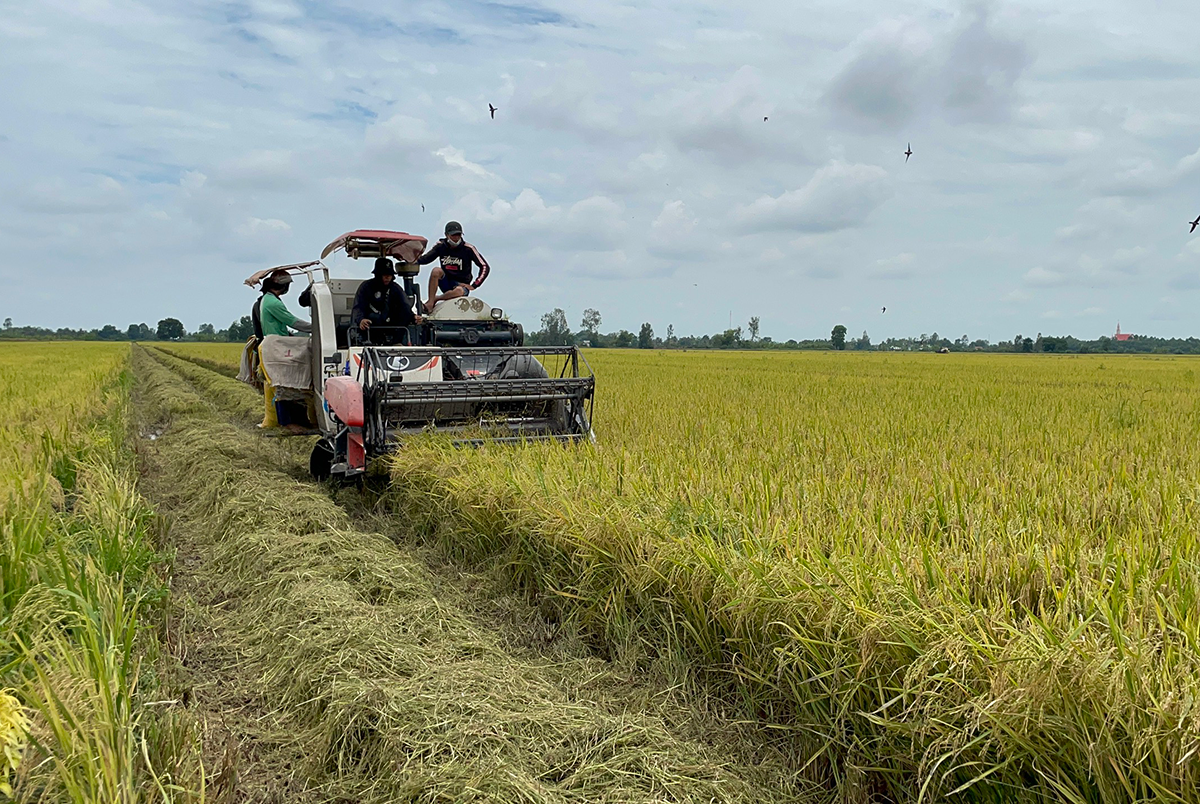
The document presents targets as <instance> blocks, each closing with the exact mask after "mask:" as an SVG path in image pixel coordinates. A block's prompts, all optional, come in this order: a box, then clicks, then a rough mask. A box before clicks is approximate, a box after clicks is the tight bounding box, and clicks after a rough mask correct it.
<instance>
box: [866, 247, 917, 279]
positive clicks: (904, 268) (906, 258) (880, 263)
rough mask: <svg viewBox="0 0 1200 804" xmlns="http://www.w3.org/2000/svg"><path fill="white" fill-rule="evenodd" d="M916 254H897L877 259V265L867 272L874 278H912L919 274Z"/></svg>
mask: <svg viewBox="0 0 1200 804" xmlns="http://www.w3.org/2000/svg"><path fill="white" fill-rule="evenodd" d="M915 262H916V255H915V254H912V253H908V252H906V253H904V254H897V255H896V256H894V257H885V258H884V259H881V260H876V261H875V267H874V268H872V269H871V270H869V271H868V272H867V276H869V277H871V278H872V279H911V278H912V277H914V276H916V274H917V266H916V265H915Z"/></svg>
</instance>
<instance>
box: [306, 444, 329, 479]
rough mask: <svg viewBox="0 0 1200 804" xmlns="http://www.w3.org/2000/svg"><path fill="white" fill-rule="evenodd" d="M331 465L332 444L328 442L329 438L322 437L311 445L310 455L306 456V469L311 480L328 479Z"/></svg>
mask: <svg viewBox="0 0 1200 804" xmlns="http://www.w3.org/2000/svg"><path fill="white" fill-rule="evenodd" d="M332 467H333V444H331V443H329V439H327V438H322V439H321V440H320V441H318V442H317V443H316V444H315V445H314V446H313V451H312V455H310V456H309V458H308V471H309V472H310V473H311V474H312V476H313V480H328V479H329V474H330V469H331V468H332Z"/></svg>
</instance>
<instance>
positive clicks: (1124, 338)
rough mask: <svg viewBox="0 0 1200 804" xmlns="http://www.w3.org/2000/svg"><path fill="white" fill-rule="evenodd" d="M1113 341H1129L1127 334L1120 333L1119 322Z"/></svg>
mask: <svg viewBox="0 0 1200 804" xmlns="http://www.w3.org/2000/svg"><path fill="white" fill-rule="evenodd" d="M1113 340H1116V341H1127V340H1129V333H1128V332H1122V331H1121V322H1120V321H1118V322H1117V334H1116V335H1113Z"/></svg>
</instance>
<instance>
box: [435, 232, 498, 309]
mask: <svg viewBox="0 0 1200 804" xmlns="http://www.w3.org/2000/svg"><path fill="white" fill-rule="evenodd" d="M439 258H440V259H441V264H440V265H436V266H434V268H433V270H432V271H431V272H430V274H429V296H428V301H426V302H425V312H427V313H428V312H430V311H432V310H433V306H434V305H435V304H437V303H438V302H440V301H445V300H447V299H457V298H458V297H459V296H470V295H471V291H472V290H475V289H476V288H478V287H479V286H480V285H482V284H483V280H485V279H487V275H488V271H489V270H490V269H489V268H488V264H487V260H485V259H484V258H483V255H482V254H480V253H479V249H477V248H475V247H474V246H472V245H471V244H470V243H468V242H467V241H466V240H463V236H462V224H460V223H459V222H458V221H450V222H449V223H447V224H446V236H445V237H443V238H442V239H441V240H439V241H437V242H436V243H434V244H433V248H431V249H429V251H426V252H425V253H424V254H422V255H421V257H420V259H419V260H417V262H418V263H419V264H421V265H428V264H429V263H431V262H433V261H434V260H436V259H439ZM475 265H478V266H479V276H478V277H477V278H476V279H475V280H474V281H471V277H472V275H473V274H474V270H473V268H474V266H475ZM439 290H440V291H441V293H438V291H439Z"/></svg>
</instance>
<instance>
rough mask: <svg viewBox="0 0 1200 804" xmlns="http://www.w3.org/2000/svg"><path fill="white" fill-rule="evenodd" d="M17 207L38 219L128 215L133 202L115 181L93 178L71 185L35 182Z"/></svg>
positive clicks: (57, 182) (20, 199)
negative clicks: (125, 212) (46, 217)
mask: <svg viewBox="0 0 1200 804" xmlns="http://www.w3.org/2000/svg"><path fill="white" fill-rule="evenodd" d="M17 203H18V205H19V206H20V208H21V209H23V210H24V211H26V212H31V213H35V214H38V215H54V216H73V215H107V214H115V213H119V212H124V211H126V210H127V209H128V208H129V204H130V199H129V195H128V193H127V192H126V191H125V188H124V187H123V186H122V185H121V183H120V182H118V181H117V180H116V179H113V178H111V177H109V176H91V177H87V178H84V179H81V180H78V181H76V182H73V183H70V184H68V183H67V182H66V181H64V180H62V179H50V180H45V181H39V182H36V183H35V184H34V185H33V186H31V187H29V188H28V189H27V190H26V191H25V192H24V193H22V194H21V197H20V198H19V200H18V201H17Z"/></svg>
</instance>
